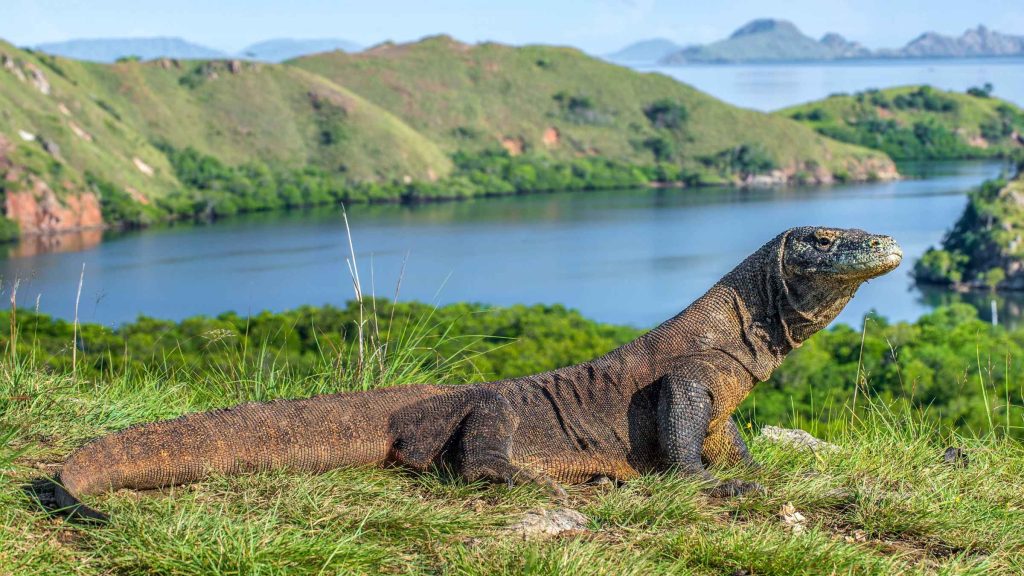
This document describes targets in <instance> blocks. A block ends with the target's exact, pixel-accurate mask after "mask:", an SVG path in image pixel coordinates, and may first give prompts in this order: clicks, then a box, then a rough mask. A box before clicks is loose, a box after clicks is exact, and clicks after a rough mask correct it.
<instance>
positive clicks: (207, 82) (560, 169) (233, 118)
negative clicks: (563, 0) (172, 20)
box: [0, 38, 895, 232]
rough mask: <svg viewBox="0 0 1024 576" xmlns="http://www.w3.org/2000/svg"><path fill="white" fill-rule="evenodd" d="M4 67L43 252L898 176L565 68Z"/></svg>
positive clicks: (386, 51) (351, 62)
mask: <svg viewBox="0 0 1024 576" xmlns="http://www.w3.org/2000/svg"><path fill="white" fill-rule="evenodd" d="M0 64H2V67H0V181H2V182H4V184H3V189H4V192H5V193H6V196H7V200H8V202H7V205H6V215H7V216H8V217H9V218H13V219H15V220H17V222H18V223H19V224H20V226H21V228H22V230H23V231H27V232H52V231H60V230H64V229H69V228H74V227H76V226H87V225H96V224H99V223H101V220H102V219H105V220H106V221H107V222H108V223H115V224H116V223H118V222H122V223H130V224H136V225H144V224H146V223H147V222H150V221H153V220H155V219H160V218H167V217H172V216H179V217H180V216H190V215H204V216H209V215H220V214H230V213H234V212H237V211H247V210H259V209H271V208H276V207H279V206H293V205H302V204H310V203H322V202H328V201H331V202H336V201H339V200H345V201H366V200H392V201H394V200H412V199H417V198H459V197H466V196H473V195H481V194H507V193H516V192H529V191H538V190H550V189H556V188H563V189H590V188H595V187H611V186H619V187H621V186H635V185H644V184H646V183H648V182H649V181H651V180H659V181H671V182H687V183H711V182H731V183H744V182H746V183H751V182H760V183H782V182H787V181H796V180H799V181H806V182H813V181H831V180H833V179H866V178H871V177H886V176H891V175H893V174H895V171H894V168H893V166H892V164H891V162H890V161H889V160H888V159H887V158H886V157H885V156H884V155H881V154H878V153H876V152H873V151H869V150H866V149H862V148H856V147H852V146H848V145H845V144H841V143H837V142H834V141H830V140H827V139H825V138H821V137H820V136H817V135H815V134H814V133H813V132H812V131H811V130H808V129H807V128H805V127H803V126H800V125H799V124H797V123H795V122H792V121H790V120H787V119H784V118H779V117H773V116H768V115H764V114H760V113H756V112H751V111H746V110H740V109H738V108H734V107H732V106H729V105H727V104H724V103H722V102H719V101H717V100H715V99H713V98H711V97H709V96H707V95H705V94H702V93H699V92H697V91H696V90H693V89H692V88H689V87H687V86H685V85H682V84H679V83H678V82H675V81H673V80H671V79H669V78H667V77H663V76H658V75H644V74H639V73H636V72H633V71H630V70H628V69H626V68H621V67H618V66H614V65H611V64H608V63H605V62H603V61H600V60H596V59H593V58H590V57H587V56H585V55H583V54H582V53H580V52H578V51H575V50H568V49H561V48H546V47H528V48H510V47H506V46H498V45H490V44H489V45H483V46H478V47H470V46H465V45H462V44H458V43H456V42H454V41H452V40H450V39H447V38H433V39H428V40H424V41H422V42H418V43H414V44H407V45H402V46H393V45H386V46H381V47H378V48H376V49H374V50H371V51H368V52H367V53H365V54H362V55H346V54H344V53H340V52H336V53H333V54H325V55H321V56H316V57H310V58H304V59H300V60H297V61H294V62H292V63H290V64H284V65H278V64H263V63H253V62H244V61H237V60H218V61H177V60H171V59H161V60H156V61H152V62H145V63H142V62H137V61H124V62H119V63H115V64H109V65H108V64H96V63H85V62H78V61H73V60H67V59H63V58H58V57H53V56H48V55H44V54H38V53H31V52H26V51H22V50H19V49H16V48H15V47H13V46H11V45H9V44H6V43H0ZM502 147H504V149H505V150H503V151H502ZM495 150H498V151H501V154H497V155H496V154H495V152H494V151H495ZM502 155H503V157H501V156H502ZM183 162H184V163H183ZM197 167H198V168H199V169H200V172H199V173H197V172H196V170H195V169H196V168H197ZM207 168H209V170H207V171H206V172H203V170H205V169H207ZM18 194H20V195H18ZM12 195H15V196H12ZM12 198H13V200H12ZM101 210H102V216H101V214H100V212H101ZM3 229H4V230H10V229H11V225H10V223H9V222H8V223H7V224H6V225H5V226H3Z"/></svg>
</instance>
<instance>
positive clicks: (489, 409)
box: [458, 390, 566, 498]
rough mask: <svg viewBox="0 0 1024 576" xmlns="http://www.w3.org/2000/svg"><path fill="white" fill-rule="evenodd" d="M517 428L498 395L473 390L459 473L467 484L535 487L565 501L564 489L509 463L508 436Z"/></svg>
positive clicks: (462, 436) (542, 475)
mask: <svg viewBox="0 0 1024 576" xmlns="http://www.w3.org/2000/svg"><path fill="white" fill-rule="evenodd" d="M518 425H519V416H518V415H517V414H516V413H515V411H514V410H513V409H512V405H511V404H509V402H508V400H506V399H505V398H504V397H503V396H502V395H501V394H499V393H498V392H494V391H490V390H477V391H476V394H474V398H473V403H472V408H471V409H470V411H469V414H468V415H467V416H466V418H465V420H463V422H462V430H461V434H460V438H459V451H458V455H459V472H460V473H461V474H462V476H463V477H464V478H466V479H467V480H469V481H470V482H473V481H476V480H489V481H492V482H503V483H506V484H508V485H510V486H515V485H521V484H539V485H540V486H543V487H545V488H547V489H548V490H550V491H551V493H552V494H553V495H555V496H556V497H559V498H563V497H565V495H566V493H565V489H563V488H562V487H561V486H560V485H559V484H558V483H557V482H555V481H554V480H553V479H552V478H551V477H550V476H548V475H547V474H545V473H543V472H539V471H534V470H528V469H526V468H523V467H521V466H517V465H515V464H513V463H512V462H511V460H510V457H509V455H510V447H511V444H512V434H513V433H514V432H515V431H516V427H517V426H518Z"/></svg>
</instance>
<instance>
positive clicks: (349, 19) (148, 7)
mask: <svg viewBox="0 0 1024 576" xmlns="http://www.w3.org/2000/svg"><path fill="white" fill-rule="evenodd" d="M2 4H3V5H2V7H0V12H2V14H3V15H2V18H0V38H3V39H5V40H7V41H9V42H13V43H14V44H17V45H20V46H31V45H35V44H38V43H41V42H51V41H60V40H67V39H71V38H103V37H137V36H180V37H183V38H186V39H188V40H191V41H194V42H198V43H200V44H204V45H207V46H210V47H212V48H217V49H220V50H224V51H228V52H235V51H238V50H240V49H241V48H243V47H244V46H246V45H248V44H251V43H253V42H257V41H260V40H265V39H268V38H279V37H293V38H317V37H332V38H345V39H348V40H352V41H355V42H357V43H359V44H362V45H364V46H369V45H373V44H376V43H378V42H381V41H384V40H394V41H399V42H401V41H409V40H416V39H418V38H422V37H423V36H429V35H433V34H439V33H446V34H450V35H452V36H455V37H456V38H458V39H460V40H463V41H467V42H476V41H484V40H493V41H498V42H504V43H509V44H527V43H544V44H563V45H571V46H577V47H580V48H583V49H584V50H587V51H589V52H592V53H605V52H610V51H613V50H616V49H618V48H620V47H622V46H624V45H626V44H628V43H630V42H633V41H636V40H641V39H645V38H652V37H665V38H669V39H671V40H673V41H675V42H677V43H680V44H692V43H704V42H710V41H713V40H717V39H720V38H723V37H725V36H728V35H729V34H730V33H731V32H732V31H733V30H735V29H736V28H738V27H739V26H741V25H743V24H744V23H745V22H747V21H749V20H752V19H754V18H762V17H772V18H783V19H787V20H791V21H793V22H794V23H795V24H796V25H797V26H799V27H800V28H801V29H802V30H803V31H804V32H805V33H807V34H809V35H811V36H814V37H820V36H821V35H822V34H824V33H825V32H839V33H840V34H843V35H844V36H846V37H847V38H850V39H852V40H857V41H860V42H862V43H864V44H865V45H867V46H868V47H870V48H880V47H898V46H902V45H903V44H905V43H906V42H907V41H909V40H911V39H912V38H913V37H914V36H916V35H918V34H919V33H921V32H924V31H927V30H934V31H937V32H941V33H944V34H954V35H959V34H960V33H962V32H963V31H964V30H965V29H966V28H969V27H974V26H976V25H978V24H984V25H986V26H988V27H990V28H993V29H995V30H999V31H1001V32H1007V33H1013V34H1021V35H1024V0H760V1H757V0H516V1H515V2H503V1H500V0H372V1H361V2H356V1H349V0H290V1H288V0H161V1H155V0H2Z"/></svg>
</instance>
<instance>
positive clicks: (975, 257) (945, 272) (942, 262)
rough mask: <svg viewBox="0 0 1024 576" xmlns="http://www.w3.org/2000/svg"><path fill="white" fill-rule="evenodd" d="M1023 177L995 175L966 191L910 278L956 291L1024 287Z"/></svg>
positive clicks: (1016, 288)
mask: <svg viewBox="0 0 1024 576" xmlns="http://www.w3.org/2000/svg"><path fill="white" fill-rule="evenodd" d="M1022 237H1024V176H1022V175H1021V174H1018V175H1017V177H1016V178H1015V179H1013V180H1009V181H1007V180H1006V179H1002V178H1001V179H996V180H992V181H989V182H986V183H985V184H983V185H982V186H981V187H980V188H978V189H977V190H974V191H972V192H971V194H970V196H968V201H967V206H966V207H965V208H964V212H963V214H961V215H960V219H959V220H957V222H956V224H954V225H953V228H952V229H951V230H950V231H949V232H948V233H947V234H946V236H945V238H943V239H942V246H941V248H929V249H928V251H927V252H925V253H924V255H923V256H922V257H921V259H920V260H918V261H917V262H915V263H914V278H915V279H916V280H917V281H918V282H919V283H922V284H937V285H941V286H946V287H952V288H956V289H958V290H985V289H989V290H996V289H999V290H1024V246H1022V245H1021V238H1022Z"/></svg>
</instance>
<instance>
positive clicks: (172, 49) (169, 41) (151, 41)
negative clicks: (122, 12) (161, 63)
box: [36, 37, 227, 64]
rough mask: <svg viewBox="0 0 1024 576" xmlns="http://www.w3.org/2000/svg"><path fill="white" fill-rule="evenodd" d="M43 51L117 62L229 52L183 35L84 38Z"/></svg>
mask: <svg viewBox="0 0 1024 576" xmlns="http://www.w3.org/2000/svg"><path fill="white" fill-rule="evenodd" d="M36 49H37V50H39V51H40V52H45V53H47V54H52V55H54V56H63V57H65V58H73V59H75V60H86V61H90V62H105V63H108V64H109V63H113V62H115V61H117V60H120V59H122V58H141V59H142V60H153V59H155V58H179V59H182V60H207V59H211V58H225V57H227V54H225V53H223V52H221V51H220V50H215V49H213V48H208V47H206V46H202V45H199V44H195V43H193V42H189V41H187V40H183V39H181V38H164V37H157V38H81V39H75V40H68V41H66V42H47V43H44V44H39V45H38V46H36Z"/></svg>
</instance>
